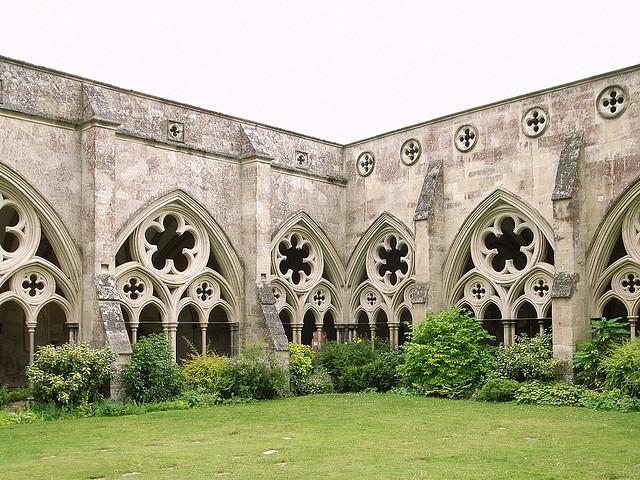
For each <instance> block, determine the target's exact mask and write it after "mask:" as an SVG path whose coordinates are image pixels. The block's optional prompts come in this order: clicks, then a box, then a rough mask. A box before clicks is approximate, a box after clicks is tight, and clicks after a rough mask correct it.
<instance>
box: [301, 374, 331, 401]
mask: <svg viewBox="0 0 640 480" xmlns="http://www.w3.org/2000/svg"><path fill="white" fill-rule="evenodd" d="M298 392H299V394H300V395H316V394H319V393H333V380H332V379H331V375H329V373H328V372H327V371H326V370H323V369H321V368H318V369H316V370H313V371H312V372H311V373H309V375H307V376H306V377H304V378H302V379H301V380H300V383H299V384H298Z"/></svg>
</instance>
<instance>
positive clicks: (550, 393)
mask: <svg viewBox="0 0 640 480" xmlns="http://www.w3.org/2000/svg"><path fill="white" fill-rule="evenodd" d="M586 391H587V390H586V388H585V387H583V386H581V385H572V384H570V383H565V382H561V381H557V382H542V381H539V380H534V381H531V382H524V383H521V384H520V387H519V388H518V391H517V392H516V396H515V400H516V402H517V403H527V404H536V405H574V406H580V401H581V399H582V398H583V396H584V395H585V392H586Z"/></svg>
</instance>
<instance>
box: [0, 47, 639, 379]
mask: <svg viewBox="0 0 640 480" xmlns="http://www.w3.org/2000/svg"><path fill="white" fill-rule="evenodd" d="M452 94H454V93H453V92H452ZM638 99H640V67H630V68H627V69H623V70H619V71H616V72H611V73H607V74H603V75H598V76H596V77H593V78H589V79H585V80H578V81H575V82H572V83H570V84H567V85H562V86H558V87H554V88H548V89H546V90H542V91H539V92H534V93H531V94H527V95H522V96H520V97H516V98H512V99H508V100H504V101H500V102H496V103H494V104H491V105H486V106H482V107H478V108H474V109H471V110H468V111H465V112H460V113H455V114H451V115H448V116H446V117H442V118H438V119H434V120H430V121H426V122H424V123H421V124H418V125H413V126H410V127H405V128H400V129H398V130H396V131H393V132H388V133H384V134H381V135H378V136H376V137H373V138H369V139H365V140H361V141H357V142H354V143H351V144H348V145H341V144H338V143H334V142H330V141H325V140H320V139H317V138H312V137H309V136H305V135H301V134H297V133H293V132H289V131H285V130H282V129H279V128H274V127H271V126H267V125H262V124H259V123H255V122H251V121H248V120H243V119H239V118H234V117H232V116H229V115H224V114H220V113H215V112H211V111H208V110H205V109H202V108H197V107H193V106H189V105H184V104H180V103H177V102H173V101H169V100H165V99H161V98H157V97H154V96H151V95H146V94H143V93H138V92H133V91H128V90H124V89H122V88H118V87H114V86H111V85H107V84H104V83H101V82H96V81H93V80H88V79H84V78H80V77H77V76H74V75H70V74H66V73H62V72H57V71H53V70H51V69H47V68H43V67H38V66H34V65H30V64H26V63H24V62H21V61H16V60H12V59H8V58H3V57H0V383H3V384H10V385H17V384H20V383H21V382H23V381H24V369H25V366H26V365H28V363H29V362H30V361H31V359H32V358H33V354H34V351H35V349H36V348H37V346H38V345H44V344H49V343H53V344H60V343H64V342H67V341H69V340H71V341H87V342H90V343H92V344H94V345H104V344H108V345H110V346H111V347H112V348H113V350H114V351H115V352H116V353H117V354H118V355H119V359H120V361H121V362H124V361H126V359H127V357H128V355H129V354H130V352H131V344H132V343H133V342H135V341H136V340H137V339H139V338H140V337H141V336H144V335H147V334H149V333H151V332H164V333H165V334H166V335H167V337H168V339H169V340H170V342H171V344H172V346H173V350H174V352H175V357H176V359H177V360H179V359H181V358H184V357H185V356H186V355H187V354H188V353H189V352H190V351H191V349H192V348H196V349H201V350H204V349H207V348H209V349H212V350H215V351H217V352H219V353H224V354H234V353H236V352H237V351H238V350H239V349H240V348H242V345H244V344H246V343H247V342H253V341H257V340H262V341H265V342H266V343H267V344H268V345H269V346H270V347H271V348H273V349H275V350H277V351H282V352H286V351H287V349H288V346H287V342H288V341H295V342H303V343H310V342H311V339H312V338H313V337H314V332H316V337H324V338H327V339H334V340H337V341H347V340H350V339H353V338H354V337H356V336H372V335H374V336H375V337H377V338H385V339H388V340H389V341H390V342H391V343H392V344H393V345H398V344H400V343H402V341H403V340H404V338H405V332H406V328H407V327H406V325H407V323H410V322H419V321H421V320H422V319H424V317H425V313H426V312H427V311H429V310H437V309H440V308H443V307H446V306H448V305H460V306H464V307H466V308H467V309H469V310H470V311H471V312H472V313H473V315H474V317H475V318H476V320H477V321H478V322H482V324H483V325H484V326H485V328H487V329H488V330H489V331H490V332H491V333H492V334H493V335H495V336H496V338H497V341H498V342H502V343H506V344H509V343H511V342H513V341H514V338H515V336H516V335H522V334H527V335H533V334H535V333H536V332H538V331H550V332H552V333H553V344H554V354H555V355H556V356H557V357H558V358H570V356H571V353H572V352H573V350H574V348H575V344H576V341H577V340H578V339H580V338H583V337H584V336H585V334H586V331H587V327H588V324H589V319H590V318H593V317H600V316H607V317H618V316H620V317H626V318H627V319H628V320H629V322H630V325H631V326H630V328H631V333H632V334H633V335H635V332H636V321H637V318H638V315H639V314H638V312H639V310H640V180H639V178H640V102H638ZM320 334H321V335H320Z"/></svg>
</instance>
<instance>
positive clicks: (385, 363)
mask: <svg viewBox="0 0 640 480" xmlns="http://www.w3.org/2000/svg"><path fill="white" fill-rule="evenodd" d="M315 363H316V365H317V366H318V367H321V368H323V369H325V370H326V371H327V372H328V373H329V374H330V375H331V377H332V378H333V381H334V384H335V386H336V390H337V391H339V392H361V391H363V390H368V389H375V390H378V391H381V392H384V391H387V390H389V389H391V388H394V387H396V386H398V385H399V384H400V381H401V378H400V375H399V374H398V365H400V364H401V363H402V352H401V351H400V350H393V349H391V347H390V346H389V344H388V343H387V342H383V341H381V340H379V339H378V340H376V343H375V349H374V348H373V345H372V343H371V341H370V340H361V339H357V340H355V341H353V342H348V343H336V342H327V343H326V344H325V345H324V346H323V347H322V348H321V349H320V351H319V352H318V353H317V354H316V357H315Z"/></svg>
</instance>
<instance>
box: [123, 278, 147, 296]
mask: <svg viewBox="0 0 640 480" xmlns="http://www.w3.org/2000/svg"><path fill="white" fill-rule="evenodd" d="M122 290H123V291H124V293H125V294H126V295H127V296H128V297H129V298H130V299H131V300H137V299H138V297H139V296H140V295H142V293H143V292H144V283H142V282H140V281H138V279H137V278H130V279H129V281H128V282H127V283H126V284H125V285H124V287H122Z"/></svg>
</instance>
